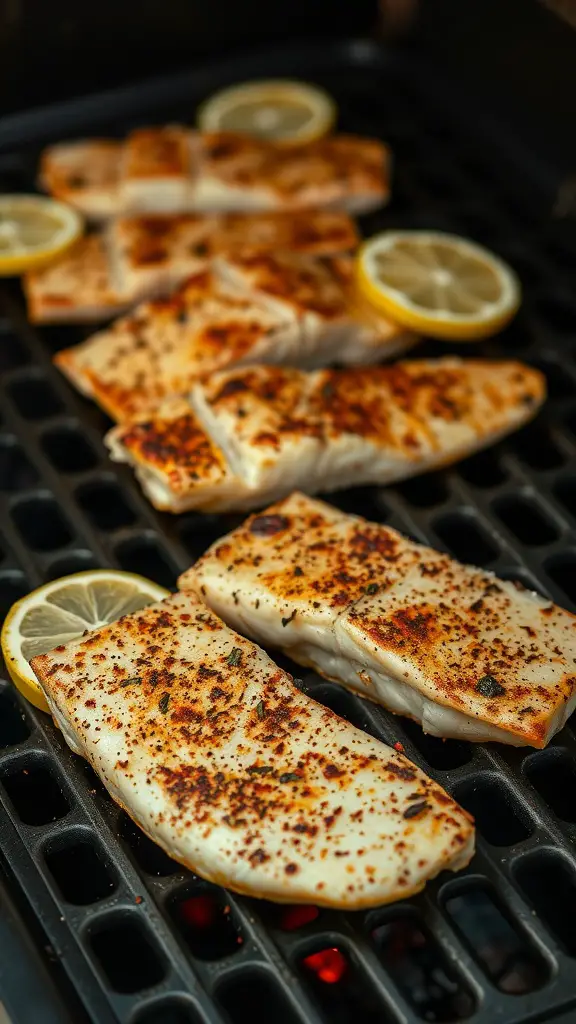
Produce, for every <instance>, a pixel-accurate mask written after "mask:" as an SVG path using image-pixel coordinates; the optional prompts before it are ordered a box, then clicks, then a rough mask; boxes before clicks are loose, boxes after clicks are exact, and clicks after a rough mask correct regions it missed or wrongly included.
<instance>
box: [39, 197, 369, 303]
mask: <svg viewBox="0 0 576 1024" xmlns="http://www.w3.org/2000/svg"><path fill="white" fill-rule="evenodd" d="M357 244H358V234H357V231H356V227H355V225H354V222H353V220H352V218H351V217H349V216H348V214H347V213H342V212H338V211H334V210H306V211H296V212H294V213H290V214H287V213H255V214H220V215H216V214H214V215H209V214H192V213H190V214H171V215H164V216H162V215H158V214H154V215H152V214H149V215H146V216H132V217H116V218H113V219H112V220H111V221H110V222H109V224H108V226H107V228H106V230H105V231H104V233H103V234H102V235H101V236H96V235H92V236H88V237H87V238H86V239H83V240H82V241H81V242H80V243H79V244H78V245H77V246H75V247H74V249H72V251H70V252H66V253H64V255H63V256H61V257H60V258H59V259H58V260H57V261H56V262H55V263H51V264H50V265H49V266H47V267H42V268H41V269H40V270H35V271H32V272H30V273H29V274H27V275H25V276H24V287H25V291H26V295H27V297H28V312H29V314H30V319H32V320H33V321H34V323H57V322H66V321H74V322H82V321H85V322H92V321H96V320H105V319H110V317H112V316H113V315H114V313H117V314H118V313H121V312H122V311H123V310H125V309H127V308H128V307H129V306H131V305H134V304H135V303H136V302H141V301H143V300H144V299H153V298H157V297H158V296H161V295H167V294H169V293H170V292H171V291H172V290H173V289H175V288H177V287H178V286H179V285H181V284H182V283H183V282H184V281H185V280H186V278H187V277H191V276H193V275H194V274H198V273H200V272H201V271H203V270H206V269H207V267H208V266H209V263H210V260H211V259H212V258H213V257H214V256H218V255H229V254H230V255H234V254H236V253H239V254H247V253H249V254H252V255H254V254H259V253H267V252H274V251H281V250H284V249H287V250H292V251H294V252H302V253H313V254H318V255H321V254H334V253H343V252H346V251H350V250H352V249H354V248H355V247H356V245H357Z"/></svg>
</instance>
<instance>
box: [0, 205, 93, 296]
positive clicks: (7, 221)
mask: <svg viewBox="0 0 576 1024" xmlns="http://www.w3.org/2000/svg"><path fill="white" fill-rule="evenodd" d="M83 228H84V224H83V221H82V218H81V216H80V214H79V213H78V212H77V211H76V210H74V209H72V207H71V206H67V205H66V203H61V202H59V201H58V200H57V199H50V198H49V197H48V196H37V195H0V276H2V277H8V276H13V275H15V274H22V273H24V271H27V270H34V269H36V268H37V267H41V266H43V265H44V264H46V263H50V262H51V261H52V260H54V259H56V258H57V257H58V256H60V255H61V254H62V253H63V252H65V251H66V250H67V249H69V248H70V246H72V245H73V244H74V242H76V241H77V240H78V238H79V237H80V235H81V234H82V231H83Z"/></svg>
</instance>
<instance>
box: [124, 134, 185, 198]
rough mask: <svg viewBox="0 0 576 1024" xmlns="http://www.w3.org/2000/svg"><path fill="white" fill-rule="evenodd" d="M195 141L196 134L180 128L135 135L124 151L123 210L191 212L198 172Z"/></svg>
mask: <svg viewBox="0 0 576 1024" xmlns="http://www.w3.org/2000/svg"><path fill="white" fill-rule="evenodd" d="M195 138H196V135H195V133H194V132H191V131H190V130H188V129H186V128H181V127H179V126H178V125H168V126H167V127H165V128H141V129H139V130H138V131H134V132H132V133H131V134H130V135H129V136H128V138H127V139H126V142H125V143H124V146H123V148H122V158H121V162H120V177H119V186H118V193H119V201H120V209H121V210H122V211H123V212H129V211H132V210H134V211H141V212H143V213H152V212H154V213H182V212H184V211H186V210H190V209H192V208H193V193H194V188H195V175H196V169H197V159H196V155H195V149H196V144H195V141H194V140H195Z"/></svg>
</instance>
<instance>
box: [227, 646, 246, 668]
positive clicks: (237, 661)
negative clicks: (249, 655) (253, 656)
mask: <svg viewBox="0 0 576 1024" xmlns="http://www.w3.org/2000/svg"><path fill="white" fill-rule="evenodd" d="M226 661H227V662H228V664H229V665H231V666H232V667H233V668H238V666H239V665H241V664H242V651H241V649H240V648H239V647H233V648H232V650H231V651H230V654H229V655H228V657H227V658H226Z"/></svg>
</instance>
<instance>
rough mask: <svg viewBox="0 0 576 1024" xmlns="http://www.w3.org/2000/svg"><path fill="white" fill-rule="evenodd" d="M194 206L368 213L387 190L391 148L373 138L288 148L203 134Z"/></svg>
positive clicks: (340, 137) (349, 138)
mask: <svg viewBox="0 0 576 1024" xmlns="http://www.w3.org/2000/svg"><path fill="white" fill-rule="evenodd" d="M199 159H200V169H199V174H198V179H197V183H196V192H195V204H196V205H195V208H196V209H202V210H242V211H248V210H280V209H285V210H287V209H294V210H297V209H303V208H306V207H314V206H329V207H335V208H340V209H344V210H348V212H349V213H364V212H366V211H368V210H370V209H373V208H374V207H375V206H380V205H382V203H384V202H385V201H386V200H387V199H388V195H389V186H388V178H389V159H390V158H389V152H388V149H387V147H386V146H384V145H383V144H382V143H381V142H378V141H377V140H375V139H363V138H360V137H359V136H354V135H337V136H334V137H331V138H327V139H320V140H319V141H318V142H312V143H309V144H307V145H305V146H298V147H294V148H291V149H290V150H286V148H285V147H283V146H277V145H275V144H274V143H271V142H265V141H263V140H260V139H254V138H250V137H248V136H245V135H234V134H231V133H216V134H212V135H204V136H202V141H201V149H200V158H199Z"/></svg>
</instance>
